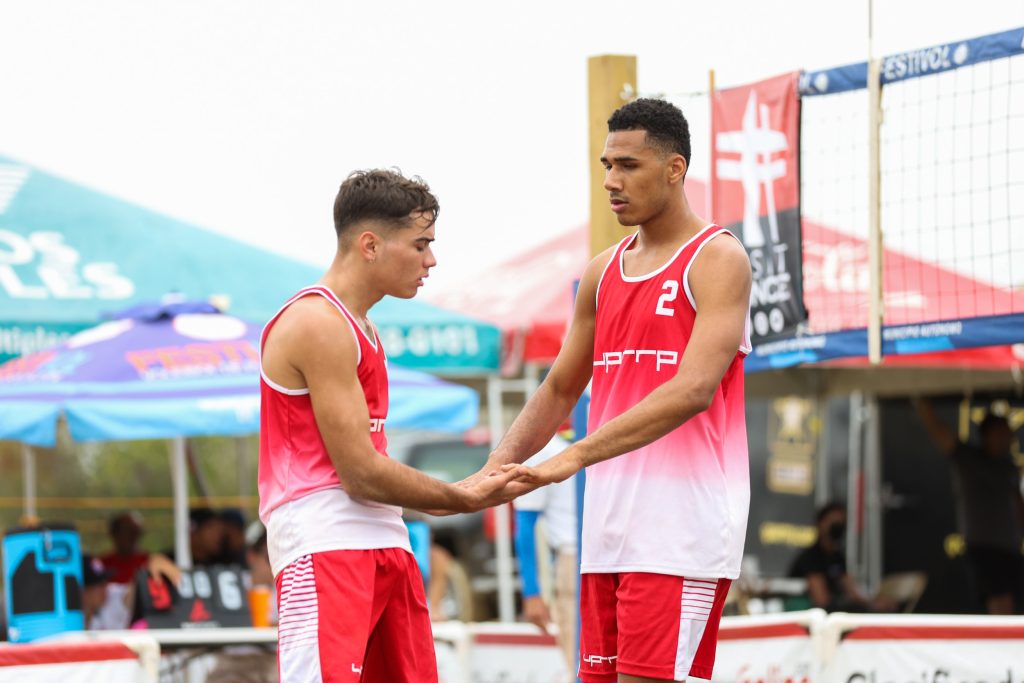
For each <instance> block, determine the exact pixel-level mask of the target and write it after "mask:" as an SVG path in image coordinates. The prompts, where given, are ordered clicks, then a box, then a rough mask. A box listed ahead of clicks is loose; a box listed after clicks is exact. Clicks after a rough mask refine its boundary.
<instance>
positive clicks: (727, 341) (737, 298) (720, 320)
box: [680, 236, 751, 389]
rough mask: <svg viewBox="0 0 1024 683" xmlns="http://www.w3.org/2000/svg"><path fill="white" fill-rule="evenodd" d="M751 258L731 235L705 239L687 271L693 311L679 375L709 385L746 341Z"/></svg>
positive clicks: (712, 386)
mask: <svg viewBox="0 0 1024 683" xmlns="http://www.w3.org/2000/svg"><path fill="white" fill-rule="evenodd" d="M750 283H751V271H750V261H749V259H748V258H747V254H746V252H745V251H744V250H743V247H742V245H740V244H739V242H737V241H736V240H735V239H733V238H732V237H727V236H723V237H719V238H715V239H713V241H712V242H709V243H708V244H707V246H706V247H705V248H704V249H703V250H702V252H701V253H700V254H699V255H698V257H697V258H696V260H695V261H694V262H693V265H692V266H691V268H690V272H689V282H688V283H687V284H688V286H689V290H690V292H691V293H692V295H693V301H694V304H695V309H696V312H697V315H696V319H695V321H694V324H693V332H692V333H691V336H690V340H689V342H688V343H687V345H686V351H685V353H684V354H683V359H682V362H681V363H680V375H683V376H684V377H683V379H684V380H685V381H687V382H694V381H695V380H696V382H697V383H698V384H699V385H701V386H704V387H705V388H708V389H713V388H714V387H717V386H718V384H719V382H721V380H722V376H723V375H724V374H725V371H726V370H727V369H728V368H729V365H730V363H732V361H733V359H734V358H735V357H736V353H737V352H738V351H739V350H740V349H741V347H743V346H744V345H745V343H746V336H747V329H748V320H749V316H750Z"/></svg>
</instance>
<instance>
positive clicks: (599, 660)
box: [582, 655, 619, 666]
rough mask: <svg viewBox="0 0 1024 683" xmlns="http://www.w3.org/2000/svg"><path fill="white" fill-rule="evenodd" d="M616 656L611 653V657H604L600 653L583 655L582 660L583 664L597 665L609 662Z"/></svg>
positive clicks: (616, 657) (616, 656)
mask: <svg viewBox="0 0 1024 683" xmlns="http://www.w3.org/2000/svg"><path fill="white" fill-rule="evenodd" d="M618 658H619V656H618V655H612V656H611V657H604V656H602V655H583V659H582V661H583V663H584V664H589V665H590V666H598V665H599V664H611V663H612V662H614V661H615V660H616V659H618Z"/></svg>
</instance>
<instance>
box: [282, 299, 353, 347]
mask: <svg viewBox="0 0 1024 683" xmlns="http://www.w3.org/2000/svg"><path fill="white" fill-rule="evenodd" d="M348 325H349V322H348V321H347V320H345V318H344V317H343V315H342V313H341V311H339V310H338V309H337V307H336V306H335V305H334V304H333V303H332V302H331V301H329V300H328V299H327V298H326V297H323V296H320V295H317V294H308V295H306V296H304V297H302V298H300V299H297V300H295V301H293V302H292V303H291V304H290V305H289V306H288V307H287V308H285V309H284V310H283V311H282V312H281V314H280V316H278V318H277V321H276V322H275V323H274V326H273V328H272V329H271V333H272V334H275V335H276V336H277V337H278V338H279V339H281V340H282V341H301V342H302V344H303V346H309V345H313V346H316V345H318V344H320V343H325V344H337V343H338V342H339V340H340V343H341V344H343V345H347V344H348V343H350V342H351V343H354V340H353V339H352V336H351V335H347V336H346V335H339V334H338V332H339V330H342V329H343V328H344V327H346V326H348Z"/></svg>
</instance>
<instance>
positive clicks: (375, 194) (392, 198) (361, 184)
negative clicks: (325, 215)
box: [334, 169, 441, 238]
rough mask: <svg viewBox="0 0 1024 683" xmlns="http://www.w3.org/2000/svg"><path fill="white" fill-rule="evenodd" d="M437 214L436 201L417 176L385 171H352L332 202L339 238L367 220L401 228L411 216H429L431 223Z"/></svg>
mask: <svg viewBox="0 0 1024 683" xmlns="http://www.w3.org/2000/svg"><path fill="white" fill-rule="evenodd" d="M440 211H441V207H440V205H439V204H438V202H437V197H435V196H434V195H433V194H432V193H431V192H430V186H428V185H427V184H426V183H425V182H424V181H423V179H422V178H419V177H418V176H413V177H411V178H406V177H405V176H403V175H402V173H401V172H400V171H398V170H386V169H372V170H368V171H354V172H352V173H351V174H350V175H349V176H348V178H346V179H345V182H343V183H342V184H341V188H340V189H339V190H338V196H337V197H336V198H335V200H334V230H335V232H337V233H338V237H339V238H340V237H341V236H342V235H343V234H344V233H345V230H346V229H347V228H349V227H351V226H353V225H355V224H357V223H360V222H362V221H368V220H370V221H378V222H379V223H381V224H383V225H384V226H386V227H391V228H402V227H405V226H406V225H408V222H409V217H410V216H412V215H413V214H429V215H430V219H431V222H434V221H436V220H437V215H438V213H440Z"/></svg>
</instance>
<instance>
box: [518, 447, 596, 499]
mask: <svg viewBox="0 0 1024 683" xmlns="http://www.w3.org/2000/svg"><path fill="white" fill-rule="evenodd" d="M582 468H583V461H582V460H581V459H580V457H579V452H578V451H577V450H576V449H575V448H573V447H571V446H570V447H569V448H567V449H565V450H564V451H562V453H560V454H559V455H557V456H555V457H553V458H551V459H550V460H548V461H547V462H545V463H543V464H542V465H538V466H537V467H526V466H525V465H503V466H502V468H501V471H502V472H503V473H507V472H512V471H517V470H518V472H519V474H518V475H517V476H516V477H515V478H514V480H513V481H511V482H510V483H509V484H508V486H507V487H506V488H505V493H506V494H511V498H518V497H519V496H522V495H524V494H527V493H529V492H530V491H533V490H534V489H538V488H540V487H541V486H547V485H548V484H557V483H558V482H561V481H565V480H566V479H568V478H569V477H571V476H572V475H574V474H576V473H577V472H579V471H580V470H581V469H582Z"/></svg>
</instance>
